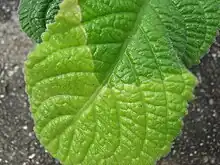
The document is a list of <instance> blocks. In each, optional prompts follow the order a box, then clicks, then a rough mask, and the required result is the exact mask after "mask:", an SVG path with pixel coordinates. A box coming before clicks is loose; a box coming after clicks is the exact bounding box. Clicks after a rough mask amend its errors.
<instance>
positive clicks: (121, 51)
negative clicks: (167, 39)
mask: <svg viewBox="0 0 220 165" xmlns="http://www.w3.org/2000/svg"><path fill="white" fill-rule="evenodd" d="M149 2H150V0H145V2H144V4H143V5H142V6H141V7H140V10H139V12H138V14H137V19H136V21H135V23H134V27H133V29H132V30H131V32H130V33H129V34H128V37H127V38H126V39H125V41H124V44H123V45H122V48H121V50H120V52H119V55H118V58H117V59H116V60H115V63H114V64H112V67H111V68H110V69H109V71H108V73H107V76H106V78H105V79H104V80H103V82H102V83H101V84H100V86H99V87H98V88H97V89H96V90H95V92H94V93H93V94H92V96H91V97H90V98H89V99H88V101H87V102H86V103H85V104H84V105H83V107H82V108H81V109H80V110H79V112H78V115H77V116H76V119H77V118H79V116H81V114H82V113H83V112H85V111H86V109H88V110H89V108H88V107H89V106H90V105H91V103H92V102H93V101H94V100H95V99H96V96H97V95H98V94H99V93H100V91H101V90H102V89H103V87H104V86H105V85H106V84H107V82H108V81H109V78H110V77H111V75H112V74H113V73H114V70H115V69H116V68H117V66H118V64H120V61H121V59H122V57H123V54H124V52H125V50H126V49H127V45H128V43H129V42H130V40H131V38H132V36H133V34H134V33H135V32H136V31H137V29H138V28H139V26H138V25H139V23H140V21H141V18H142V16H143V12H144V11H145V10H144V9H145V8H146V6H147V5H148V3H149Z"/></svg>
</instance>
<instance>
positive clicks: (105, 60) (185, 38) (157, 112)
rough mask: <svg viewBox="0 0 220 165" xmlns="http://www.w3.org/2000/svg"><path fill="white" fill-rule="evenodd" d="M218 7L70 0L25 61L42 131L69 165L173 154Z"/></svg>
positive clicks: (204, 0)
mask: <svg viewBox="0 0 220 165" xmlns="http://www.w3.org/2000/svg"><path fill="white" fill-rule="evenodd" d="M219 16H220V14H219V2H218V1H217V0H195V1H192V0H80V1H77V0H64V1H63V2H62V3H61V5H60V10H59V12H58V14H57V15H56V16H55V22H54V23H52V24H49V25H47V30H46V32H45V33H43V36H42V43H41V44H39V45H37V46H36V48H35V50H34V51H33V52H32V53H31V54H30V55H29V57H28V60H27V62H26V64H25V76H26V83H27V92H28V94H29V98H30V103H31V109H32V114H33V118H34V121H35V131H36V134H37V137H38V138H39V140H40V142H41V143H42V144H43V145H44V146H45V148H46V149H47V150H48V151H49V152H50V153H51V154H52V155H53V156H54V157H56V158H58V159H59V160H60V161H61V162H62V163H63V164H65V165H76V164H81V165H98V164H100V165H101V164H103V165H104V164H106V165H116V164H119V165H152V164H154V163H155V161H156V160H157V159H158V158H160V157H161V156H163V155H165V154H167V153H168V152H169V150H170V145H171V142H172V140H173V139H174V138H175V137H176V136H177V135H178V133H179V131H180V128H181V123H182V120H181V118H182V117H183V116H184V114H185V113H186V108H187V101H189V100H190V99H191V98H192V95H193V94H192V92H193V88H194V87H195V85H196V78H195V77H194V76H193V75H192V74H191V73H190V72H189V71H188V69H187V68H186V67H187V66H191V65H193V64H196V63H198V61H199V59H200V57H201V55H203V54H204V52H205V51H206V50H207V48H208V46H209V45H210V44H211V42H212V40H213V38H214V36H215V33H216V30H217V27H218V23H219Z"/></svg>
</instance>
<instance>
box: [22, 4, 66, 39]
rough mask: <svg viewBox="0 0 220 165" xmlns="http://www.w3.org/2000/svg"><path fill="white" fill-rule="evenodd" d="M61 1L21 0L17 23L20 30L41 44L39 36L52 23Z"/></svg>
mask: <svg viewBox="0 0 220 165" xmlns="http://www.w3.org/2000/svg"><path fill="white" fill-rule="evenodd" d="M61 1H62V0H21V3H20V6H19V11H18V14H19V21H20V25H21V28H22V30H23V31H24V32H25V33H27V35H28V36H29V37H30V38H31V39H33V40H34V41H36V42H41V34H42V33H43V32H45V30H46V25H47V24H50V23H52V22H54V16H55V15H56V14H57V12H58V10H59V3H60V2H61Z"/></svg>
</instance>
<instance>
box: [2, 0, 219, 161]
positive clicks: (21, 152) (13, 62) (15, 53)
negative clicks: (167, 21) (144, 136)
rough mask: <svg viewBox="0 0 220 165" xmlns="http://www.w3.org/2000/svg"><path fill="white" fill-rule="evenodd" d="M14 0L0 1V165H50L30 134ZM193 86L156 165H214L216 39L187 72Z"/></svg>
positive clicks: (26, 45) (25, 44)
mask: <svg viewBox="0 0 220 165" xmlns="http://www.w3.org/2000/svg"><path fill="white" fill-rule="evenodd" d="M17 6H18V0H0V165H7V164H9V165H56V164H59V163H58V161H56V160H54V159H53V158H52V157H51V156H50V155H49V154H48V153H47V152H45V151H44V148H43V147H42V146H40V144H39V142H38V141H37V140H36V138H35V135H34V132H33V121H32V119H31V115H30V112H29V109H28V106H29V105H28V100H27V96H26V94H25V89H24V80H23V71H22V70H23V62H24V60H25V59H26V56H27V53H28V52H29V51H30V50H31V49H32V48H33V44H32V42H31V41H30V40H29V39H28V38H27V37H26V36H25V34H23V33H22V32H20V29H19V25H18V19H17V13H16V10H17ZM192 72H193V73H194V74H195V75H196V76H197V77H198V79H199V85H198V87H197V88H196V90H195V99H194V101H192V102H191V103H190V105H189V108H188V110H189V113H188V115H187V116H186V117H185V118H184V123H185V124H184V128H183V132H182V133H181V135H180V136H179V137H177V138H176V140H175V141H174V144H173V147H172V151H171V153H170V154H169V155H168V156H167V157H166V158H164V159H163V160H161V161H160V162H158V165H220V37H217V40H216V42H215V44H213V46H212V47H211V49H210V52H209V53H208V54H207V55H206V56H205V57H204V58H203V59H202V60H201V64H200V65H199V66H196V67H194V68H192Z"/></svg>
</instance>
